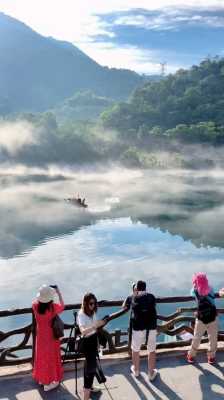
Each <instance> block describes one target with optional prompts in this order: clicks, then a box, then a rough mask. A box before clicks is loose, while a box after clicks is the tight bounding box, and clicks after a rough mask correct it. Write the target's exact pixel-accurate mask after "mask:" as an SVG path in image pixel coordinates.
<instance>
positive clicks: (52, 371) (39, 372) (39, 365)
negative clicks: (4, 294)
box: [32, 285, 64, 391]
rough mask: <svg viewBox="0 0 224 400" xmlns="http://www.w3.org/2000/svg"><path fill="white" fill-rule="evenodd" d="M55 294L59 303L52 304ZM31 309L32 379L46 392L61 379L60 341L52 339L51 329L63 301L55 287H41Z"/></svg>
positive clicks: (62, 306) (62, 307)
mask: <svg viewBox="0 0 224 400" xmlns="http://www.w3.org/2000/svg"><path fill="white" fill-rule="evenodd" d="M55 293H57V294H58V297H59V303H54V295H55ZM32 308H33V312H34V315H35V319H36V325H37V335H36V346H35V359H34V368H33V378H34V379H35V380H36V381H37V382H38V383H39V384H40V385H44V390H45V391H48V390H51V389H54V388H56V387H57V386H58V385H59V383H60V381H61V380H62V377H63V368H62V364H61V351H60V339H55V338H54V336H53V329H52V320H53V318H54V317H55V316H56V315H57V314H59V313H61V312H62V311H63V310H64V301H63V299H62V295H61V293H60V291H59V289H58V288H57V286H56V287H55V289H53V288H52V287H50V286H46V285H43V286H41V288H40V289H39V293H38V294H37V298H36V301H34V302H33V305H32Z"/></svg>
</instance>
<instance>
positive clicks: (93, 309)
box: [77, 293, 107, 400]
mask: <svg viewBox="0 0 224 400" xmlns="http://www.w3.org/2000/svg"><path fill="white" fill-rule="evenodd" d="M96 313H97V299H96V296H95V295H94V294H93V293H86V294H85V295H84V297H83V300H82V307H81V310H80V311H79V313H78V321H77V322H78V325H79V329H80V331H81V334H82V336H83V337H84V345H83V348H84V349H83V352H84V356H85V365H84V400H89V398H90V393H91V389H92V387H93V380H94V376H95V374H96V365H97V353H98V338H97V329H98V328H101V327H103V326H104V325H105V324H106V321H107V319H104V320H98V319H97V314H96Z"/></svg>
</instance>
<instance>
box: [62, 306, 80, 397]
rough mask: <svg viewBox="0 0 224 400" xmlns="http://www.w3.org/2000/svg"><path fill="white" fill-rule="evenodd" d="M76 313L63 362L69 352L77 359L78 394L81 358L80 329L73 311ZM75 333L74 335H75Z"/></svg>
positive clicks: (76, 384) (76, 386)
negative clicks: (79, 361)
mask: <svg viewBox="0 0 224 400" xmlns="http://www.w3.org/2000/svg"><path fill="white" fill-rule="evenodd" d="M73 315H74V324H73V326H72V328H71V330H70V334H69V337H68V342H67V346H66V349H65V354H64V357H63V364H64V363H65V360H66V357H67V354H68V353H72V356H73V358H74V360H75V394H76V395H77V396H78V380H77V378H78V368H77V360H78V358H79V352H78V343H77V336H78V335H77V332H78V330H79V327H78V325H77V312H76V311H73ZM73 335H74V336H73Z"/></svg>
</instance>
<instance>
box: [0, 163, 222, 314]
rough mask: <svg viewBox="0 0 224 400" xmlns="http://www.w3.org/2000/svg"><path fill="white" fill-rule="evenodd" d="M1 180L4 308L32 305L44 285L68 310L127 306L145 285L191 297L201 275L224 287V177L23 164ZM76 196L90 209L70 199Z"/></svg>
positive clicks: (0, 293)
mask: <svg viewBox="0 0 224 400" xmlns="http://www.w3.org/2000/svg"><path fill="white" fill-rule="evenodd" d="M0 180H1V189H2V190H1V198H0V215H1V233H0V235H1V236H0V243H1V244H0V269H1V280H0V304H1V309H6V308H10V307H29V306H30V305H31V302H32V300H33V298H34V297H35V294H36V292H37V291H38V287H39V286H40V285H41V284H43V283H47V284H57V285H58V286H59V287H60V288H61V291H62V293H63V296H64V299H65V302H66V303H73V302H74V303H75V302H80V301H81V298H82V296H83V294H84V293H85V292H87V291H92V292H94V293H95V294H96V296H97V298H98V299H99V300H102V299H108V300H113V299H123V298H125V297H126V296H127V295H128V294H129V293H130V290H131V284H132V282H134V281H136V280H138V279H143V280H146V281H147V284H148V289H149V290H151V291H152V292H153V293H155V295H158V296H174V295H189V291H190V288H191V277H192V274H193V273H194V272H196V271H205V272H206V273H207V274H208V277H209V280H210V282H211V284H212V285H213V286H214V288H215V289H217V288H220V287H222V286H224V274H223V265H224V235H223V226H224V206H223V204H224V202H223V200H224V185H223V183H224V171H222V170H214V171H186V170H178V171H177V170H168V171H164V170H149V171H144V170H128V169H124V168H120V167H111V168H110V169H108V170H103V169H100V168H98V169H96V170H95V171H92V170H91V169H90V168H86V169H85V170H76V169H75V168H66V167H61V168H58V167H50V168H48V169H38V168H25V167H22V166H16V167H15V168H10V167H8V168H7V167H4V168H2V169H1V170H0ZM78 193H79V194H80V196H81V197H85V199H86V202H87V204H88V208H87V209H81V208H77V207H76V206H74V205H73V204H71V203H69V202H67V201H65V199H66V198H68V197H72V196H74V195H77V194H78Z"/></svg>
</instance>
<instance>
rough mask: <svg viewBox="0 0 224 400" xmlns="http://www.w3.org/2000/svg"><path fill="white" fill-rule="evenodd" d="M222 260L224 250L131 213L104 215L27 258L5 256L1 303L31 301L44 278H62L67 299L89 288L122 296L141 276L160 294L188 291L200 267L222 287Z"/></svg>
mask: <svg viewBox="0 0 224 400" xmlns="http://www.w3.org/2000/svg"><path fill="white" fill-rule="evenodd" d="M223 262H224V250H223V249H220V248H217V247H208V248H205V247H196V246H195V245H194V244H193V243H192V242H190V241H186V240H184V239H183V238H182V237H181V236H179V235H171V234H170V233H169V232H162V231H161V230H160V229H158V228H157V229H155V228H149V227H148V226H147V225H144V224H142V223H140V222H138V223H133V222H132V221H131V219H130V218H121V219H114V220H111V219H108V220H100V221H98V222H97V223H95V224H94V225H90V226H88V227H83V228H81V229H79V230H77V231H74V232H73V234H70V235H64V236H62V237H59V238H54V239H53V240H49V241H46V242H45V243H44V244H42V245H41V246H38V247H36V248H34V249H33V251H32V252H30V253H27V254H25V255H24V256H23V257H14V258H11V259H9V260H3V259H2V260H0V268H1V278H2V279H1V282H0V301H1V305H2V307H3V306H4V307H5V306H14V305H15V304H16V305H17V306H27V305H28V304H30V303H31V301H32V298H33V296H34V294H35V291H37V289H38V286H39V285H40V284H42V283H43V282H46V283H49V284H54V283H58V284H59V285H60V287H61V289H62V291H63V292H64V294H65V300H66V302H73V301H74V302H79V301H80V299H81V297H82V295H83V293H84V292H86V291H88V290H93V291H94V292H95V293H96V295H97V297H98V298H99V299H108V298H111V299H118V298H122V297H125V296H126V295H127V294H128V292H129V288H130V284H131V282H133V281H135V280H137V279H139V278H142V279H145V280H146V281H147V282H148V284H149V287H150V288H151V289H152V291H153V292H155V294H156V295H158V296H159V295H164V294H165V295H173V294H174V293H175V295H178V294H182V295H184V294H186V295H187V294H188V293H189V290H190V285H191V276H192V274H193V273H194V272H195V271H198V270H204V271H205V272H207V273H208V274H209V278H210V281H211V283H212V284H213V285H214V286H217V285H218V286H220V285H221V283H223V278H222V275H223V274H222V269H223ZM24 282H25V285H24Z"/></svg>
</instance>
